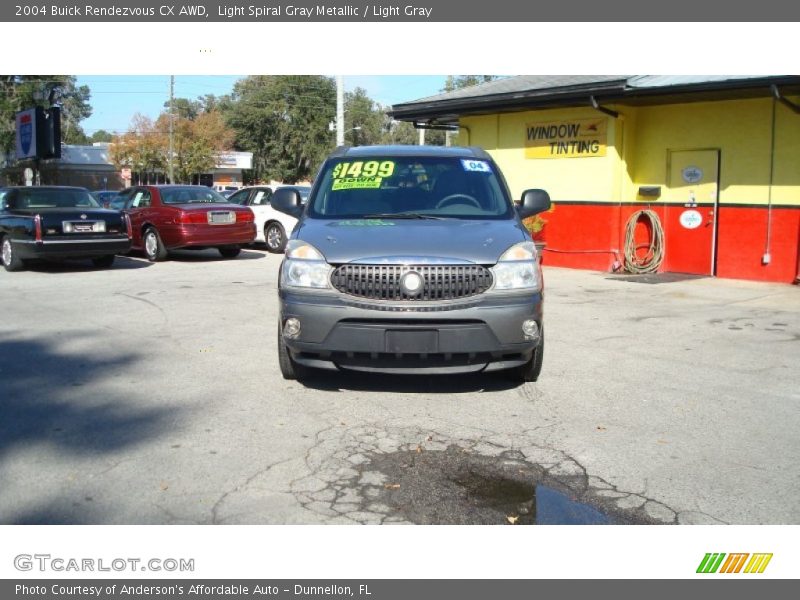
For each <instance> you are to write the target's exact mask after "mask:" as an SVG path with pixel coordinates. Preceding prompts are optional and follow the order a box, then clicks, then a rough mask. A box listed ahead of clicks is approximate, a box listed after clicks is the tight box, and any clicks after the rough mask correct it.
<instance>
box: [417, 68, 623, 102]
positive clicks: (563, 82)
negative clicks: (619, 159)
mask: <svg viewBox="0 0 800 600" xmlns="http://www.w3.org/2000/svg"><path fill="white" fill-rule="evenodd" d="M627 78H628V76H627V75H519V76H517V77H504V78H503V79H496V80H495V81H489V82H486V83H482V84H479V85H474V86H471V87H466V88H461V89H458V90H453V91H452V92H444V93H442V94H436V95H434V96H428V97H427V98H420V99H419V100H412V101H410V102H404V103H403V104H404V105H405V104H418V103H420V102H439V101H442V100H455V99H458V98H475V97H480V96H491V95H494V94H511V93H515V92H523V91H531V90H551V89H554V88H568V87H575V86H584V85H591V84H598V83H607V82H613V81H618V82H621V83H622V84H624V83H625V81H626V80H627Z"/></svg>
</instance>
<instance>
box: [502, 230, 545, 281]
mask: <svg viewBox="0 0 800 600" xmlns="http://www.w3.org/2000/svg"><path fill="white" fill-rule="evenodd" d="M492 274H493V275H494V288H493V289H495V290H520V291H523V290H524V291H538V290H540V289H541V287H542V271H541V267H540V266H539V256H538V254H537V253H536V246H535V245H534V243H533V242H521V243H519V244H515V245H513V246H511V248H509V249H508V250H506V251H505V252H503V255H502V256H501V257H500V258H499V259H498V261H497V264H496V265H495V266H494V267H492Z"/></svg>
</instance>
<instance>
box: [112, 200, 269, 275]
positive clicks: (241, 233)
mask: <svg viewBox="0 0 800 600" xmlns="http://www.w3.org/2000/svg"><path fill="white" fill-rule="evenodd" d="M120 195H121V196H123V197H124V198H125V204H124V208H123V212H125V213H127V214H128V215H129V216H130V220H131V227H132V229H133V241H132V246H133V248H135V249H139V250H142V251H144V253H145V254H146V255H147V258H148V259H150V260H151V261H153V262H155V261H159V260H164V259H165V258H166V257H167V256H168V254H169V251H170V250H177V249H179V248H186V249H192V248H193V249H198V250H199V249H204V248H216V249H217V250H219V253H220V254H222V256H223V257H224V258H233V257H235V256H237V255H238V254H239V252H240V251H241V249H242V246H243V245H245V244H251V243H252V242H253V240H255V237H256V225H255V217H254V215H253V211H251V210H250V209H249V208H247V207H246V206H238V205H236V204H230V203H229V202H228V200H227V199H226V198H224V197H223V196H221V195H220V194H219V193H217V192H215V191H214V190H212V189H211V188H208V187H206V186H202V185H141V186H134V187H131V188H128V189H126V190H123V191H122V192H120Z"/></svg>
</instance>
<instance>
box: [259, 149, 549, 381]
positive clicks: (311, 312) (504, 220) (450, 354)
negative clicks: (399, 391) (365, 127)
mask: <svg viewBox="0 0 800 600" xmlns="http://www.w3.org/2000/svg"><path fill="white" fill-rule="evenodd" d="M272 206H273V208H275V209H277V210H280V211H283V212H285V213H287V214H290V215H292V216H295V217H297V218H299V219H300V221H299V223H298V224H297V226H296V227H295V229H294V231H293V233H292V235H291V239H290V240H289V243H288V244H287V247H286V254H285V258H284V261H283V263H282V264H281V273H280V283H279V292H278V293H279V297H280V322H279V323H278V351H279V358H280V367H281V373H282V374H283V376H284V377H285V378H287V379H293V378H295V377H301V378H302V377H303V376H304V375H307V374H309V371H308V369H310V368H319V369H347V370H355V371H374V372H388V373H422V374H426V373H437V374H438V373H467V372H476V371H500V370H508V371H509V372H510V373H511V374H512V375H513V376H514V377H515V378H517V379H519V380H523V381H535V380H536V379H537V378H538V376H539V373H540V371H541V368H542V357H543V353H544V331H543V326H542V325H543V323H542V274H541V268H540V265H539V258H538V255H537V252H536V249H535V246H534V244H533V242H532V241H531V238H530V235H529V234H528V232H527V231H526V229H525V227H524V226H523V225H522V222H521V219H522V218H525V217H528V216H531V215H534V214H536V213H538V212H541V211H543V210H547V209H548V208H549V206H550V198H549V197H548V195H547V193H546V192H544V191H543V190H533V189H531V190H527V191H526V192H524V193H523V195H522V202H521V204H519V205H518V206H516V207H515V205H514V203H513V202H512V200H511V196H510V194H509V191H508V187H507V185H506V182H505V180H504V179H503V176H502V174H501V173H500V170H499V168H498V167H497V165H496V164H495V162H494V161H493V160H492V158H491V157H490V156H489V155H488V154H487V153H486V152H484V151H483V150H480V149H477V148H441V147H433V146H372V147H370V146H362V147H357V148H339V149H337V150H336V151H335V152H334V153H333V154H332V155H331V156H330V157H328V159H327V160H326V161H325V163H324V164H323V165H322V168H321V169H320V172H319V175H318V177H317V179H316V181H315V184H314V186H313V189H312V191H311V196H310V198H309V200H308V202H307V203H306V204H304V203H302V201H301V198H300V195H299V193H298V192H297V191H296V190H292V189H290V188H284V189H279V190H277V191H276V192H275V195H274V196H273V199H272Z"/></svg>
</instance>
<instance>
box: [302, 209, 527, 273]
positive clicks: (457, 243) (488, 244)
mask: <svg viewBox="0 0 800 600" xmlns="http://www.w3.org/2000/svg"><path fill="white" fill-rule="evenodd" d="M292 238H295V239H299V240H302V241H304V242H308V243H309V244H311V245H312V246H314V247H315V248H316V249H317V250H319V251H320V252H322V254H323V255H324V256H325V259H326V260H327V261H328V262H329V263H331V264H343V263H349V262H359V263H365V264H376V263H382V264H398V263H404V264H408V263H412V262H417V261H419V259H420V258H422V259H423V261H431V262H435V263H441V264H447V263H448V262H469V263H476V264H484V265H493V264H495V263H496V262H497V259H498V258H500V255H502V254H503V252H505V251H506V250H507V249H508V248H509V247H511V246H513V245H514V244H517V243H519V242H524V241H530V239H531V238H530V235H529V234H528V232H527V230H526V229H525V228H524V227H523V226H522V225H521V224H520V223H519V221H517V220H515V219H504V220H502V221H470V220H461V219H449V220H442V221H434V220H430V221H429V220H411V219H344V220H340V219H336V220H324V219H305V220H303V221H302V223H301V225H300V227H299V228H298V229H296V230H295V232H294V235H293V236H292ZM415 259H416V260H415Z"/></svg>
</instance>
